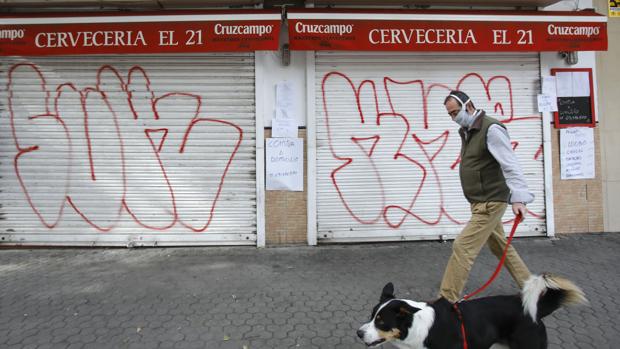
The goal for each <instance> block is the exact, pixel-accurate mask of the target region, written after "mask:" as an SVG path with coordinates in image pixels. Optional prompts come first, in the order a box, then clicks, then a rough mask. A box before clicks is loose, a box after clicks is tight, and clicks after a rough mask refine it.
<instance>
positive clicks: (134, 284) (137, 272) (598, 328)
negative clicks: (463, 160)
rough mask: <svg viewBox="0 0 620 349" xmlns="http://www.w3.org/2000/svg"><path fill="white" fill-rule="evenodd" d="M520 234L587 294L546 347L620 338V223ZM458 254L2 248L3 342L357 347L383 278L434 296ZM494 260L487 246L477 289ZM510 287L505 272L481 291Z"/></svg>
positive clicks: (534, 258) (404, 247)
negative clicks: (617, 229)
mask: <svg viewBox="0 0 620 349" xmlns="http://www.w3.org/2000/svg"><path fill="white" fill-rule="evenodd" d="M514 244H515V246H516V248H517V250H518V251H519V252H520V254H521V255H522V257H523V259H524V260H525V262H526V263H527V264H528V266H529V267H530V269H531V270H532V271H533V272H542V271H549V272H554V273H558V274H561V275H564V276H567V277H568V278H570V279H571V280H573V281H575V282H576V283H577V284H578V285H580V286H581V287H582V288H583V289H584V291H585V293H586V295H587V297H588V298H589V300H590V305H589V306H587V307H576V308H565V309H561V310H559V311H557V312H556V313H554V314H553V315H552V316H550V317H548V318H546V320H545V323H546V325H547V327H548V335H549V342H550V345H549V347H550V348H597V349H601V348H615V347H617V340H618V338H620V321H618V316H619V315H618V314H619V313H620V300H618V298H616V292H617V290H618V289H620V277H619V273H618V269H620V234H587V235H570V236H561V237H560V238H559V239H555V240H550V239H542V238H528V239H526V238H523V239H518V240H516V241H515V243H514ZM450 252H451V243H439V242H410V243H400V244H372V245H339V246H321V247H314V248H312V247H286V248H267V249H256V248H248V247H233V248H231V247H226V248H169V249H134V250H127V249H92V250H90V249H56V250H0V348H3V349H4V348H208V349H219V348H237V349H244V348H247V349H255V348H256V349H265V348H321V349H328V348H339V349H342V348H345V349H346V348H360V349H361V348H365V346H364V345H363V344H362V343H361V342H360V341H359V340H358V339H357V338H356V336H355V330H356V329H357V328H358V326H359V325H360V324H361V323H362V322H364V321H366V320H367V319H368V317H369V316H370V310H371V308H372V306H373V305H374V304H375V303H376V301H377V300H378V298H379V294H380V291H381V289H382V287H383V285H384V284H385V283H386V282H388V281H393V282H394V283H395V287H396V294H397V296H401V297H404V298H411V299H416V300H430V299H433V298H434V297H435V296H436V293H437V289H438V286H439V281H440V279H441V276H442V273H443V269H444V267H445V263H446V261H447V259H448V257H449V254H450ZM496 263H497V259H496V258H495V257H493V256H492V255H491V254H490V253H489V251H488V250H486V249H485V250H483V253H482V254H481V256H480V258H479V259H478V261H477V263H476V265H475V267H474V270H473V272H472V275H471V278H470V282H469V283H468V290H469V291H471V290H473V289H475V288H477V287H478V286H479V285H481V284H482V283H483V282H484V281H485V280H486V278H487V277H488V276H489V275H490V273H491V272H492V271H493V269H494V268H495V265H496ZM514 292H517V289H516V287H515V285H514V283H513V281H512V280H511V279H510V277H509V275H508V273H507V272H506V271H503V272H502V274H501V275H500V277H499V278H498V279H497V280H496V281H495V282H494V283H493V284H492V285H491V287H490V289H488V291H486V292H485V295H491V294H502V293H514ZM386 347H387V346H386Z"/></svg>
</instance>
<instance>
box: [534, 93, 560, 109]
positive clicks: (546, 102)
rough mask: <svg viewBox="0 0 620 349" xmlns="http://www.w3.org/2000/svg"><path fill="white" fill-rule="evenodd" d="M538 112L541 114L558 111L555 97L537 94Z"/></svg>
mask: <svg viewBox="0 0 620 349" xmlns="http://www.w3.org/2000/svg"><path fill="white" fill-rule="evenodd" d="M538 111H539V112H541V113H543V112H551V111H558V103H557V97H555V96H549V95H545V94H539V95H538Z"/></svg>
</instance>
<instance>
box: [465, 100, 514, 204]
mask: <svg viewBox="0 0 620 349" xmlns="http://www.w3.org/2000/svg"><path fill="white" fill-rule="evenodd" d="M493 124H496V125H500V126H501V127H504V128H506V126H504V125H503V124H502V123H501V122H499V121H497V120H495V119H493V118H491V117H488V116H486V115H485V113H484V111H482V112H481V114H480V116H478V118H477V119H476V121H474V124H473V125H472V127H471V128H470V129H469V130H465V129H464V128H461V129H459V134H460V135H461V140H462V146H461V165H460V167H459V174H460V177H461V186H462V187H463V193H465V197H466V198H467V201H469V202H472V203H473V202H489V201H500V202H508V198H509V196H510V189H508V186H507V185H506V179H505V178H504V174H503V173H502V168H501V167H500V165H499V163H498V162H497V160H495V158H494V157H493V155H492V154H491V153H490V152H489V150H488V149H487V131H488V129H489V126H491V125H493Z"/></svg>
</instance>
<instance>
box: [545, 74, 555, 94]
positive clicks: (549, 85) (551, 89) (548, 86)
mask: <svg viewBox="0 0 620 349" xmlns="http://www.w3.org/2000/svg"><path fill="white" fill-rule="evenodd" d="M542 94H544V95H547V96H552V97H553V98H555V97H556V96H557V92H556V91H555V76H543V80H542Z"/></svg>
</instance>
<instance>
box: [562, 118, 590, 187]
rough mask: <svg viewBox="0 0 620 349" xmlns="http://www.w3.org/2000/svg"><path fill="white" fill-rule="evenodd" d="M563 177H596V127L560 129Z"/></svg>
mask: <svg viewBox="0 0 620 349" xmlns="http://www.w3.org/2000/svg"><path fill="white" fill-rule="evenodd" d="M560 172H561V178H562V179H591V178H594V175H595V173H594V129H593V128H590V127H572V128H564V129H561V130H560Z"/></svg>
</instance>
